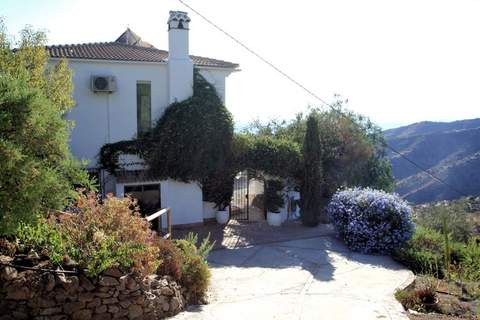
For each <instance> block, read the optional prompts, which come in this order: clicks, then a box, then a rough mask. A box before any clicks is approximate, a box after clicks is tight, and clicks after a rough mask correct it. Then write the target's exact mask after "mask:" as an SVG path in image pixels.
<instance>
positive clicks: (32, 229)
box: [17, 193, 159, 276]
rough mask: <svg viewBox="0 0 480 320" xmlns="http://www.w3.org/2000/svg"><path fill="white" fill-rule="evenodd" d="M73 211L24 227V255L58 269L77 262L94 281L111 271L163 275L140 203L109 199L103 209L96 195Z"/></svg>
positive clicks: (83, 198)
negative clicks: (30, 254)
mask: <svg viewBox="0 0 480 320" xmlns="http://www.w3.org/2000/svg"><path fill="white" fill-rule="evenodd" d="M71 211H72V212H74V213H68V214H62V215H60V216H58V218H55V217H51V218H50V219H48V220H44V221H41V222H40V223H38V224H36V225H33V226H29V225H23V226H22V227H20V228H19V229H18V232H17V237H18V241H19V249H20V250H22V251H35V252H37V253H38V254H41V255H44V256H48V257H49V258H50V260H51V261H52V262H53V263H55V264H61V263H62V261H63V260H65V259H67V260H73V261H75V262H76V263H78V265H79V267H80V268H84V269H86V270H87V273H88V274H90V275H91V276H96V275H98V274H99V273H101V272H102V271H104V270H106V269H108V268H110V267H120V268H122V269H125V270H126V271H129V272H130V271H133V272H138V273H141V274H148V273H153V272H154V271H155V270H156V269H157V267H158V265H159V260H158V256H159V247H158V246H157V245H156V243H155V241H154V235H153V233H152V231H151V230H150V225H149V223H148V222H147V221H146V220H145V219H144V218H142V217H141V216H140V213H139V212H138V210H137V208H136V202H135V201H134V200H132V199H131V198H123V199H119V198H114V197H111V196H108V197H107V199H105V200H104V202H103V203H100V202H99V201H98V199H97V197H96V195H95V194H94V193H90V194H88V195H80V196H79V198H78V199H77V202H76V204H75V205H74V206H72V207H71Z"/></svg>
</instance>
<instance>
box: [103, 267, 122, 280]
mask: <svg viewBox="0 0 480 320" xmlns="http://www.w3.org/2000/svg"><path fill="white" fill-rule="evenodd" d="M103 275H105V276H110V277H114V278H120V277H121V276H123V273H122V272H121V271H120V269H118V268H116V267H112V268H108V269H107V270H105V271H103Z"/></svg>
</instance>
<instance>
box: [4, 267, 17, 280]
mask: <svg viewBox="0 0 480 320" xmlns="http://www.w3.org/2000/svg"><path fill="white" fill-rule="evenodd" d="M17 276H18V272H17V269H15V268H13V267H5V268H3V270H2V273H1V276H0V277H1V278H2V279H4V280H6V281H10V280H13V279H15V278H16V277H17Z"/></svg>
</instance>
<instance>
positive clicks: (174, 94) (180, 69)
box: [167, 11, 193, 103]
mask: <svg viewBox="0 0 480 320" xmlns="http://www.w3.org/2000/svg"><path fill="white" fill-rule="evenodd" d="M189 23H190V18H189V17H188V14H187V13H186V12H183V11H170V18H169V19H168V63H167V65H168V88H169V89H168V91H169V101H170V103H173V102H175V101H182V100H185V99H187V98H189V97H190V96H192V94H193V63H192V60H191V59H190V55H189V54H188V25H189Z"/></svg>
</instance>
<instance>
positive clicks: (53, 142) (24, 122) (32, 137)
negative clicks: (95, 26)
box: [0, 21, 92, 234]
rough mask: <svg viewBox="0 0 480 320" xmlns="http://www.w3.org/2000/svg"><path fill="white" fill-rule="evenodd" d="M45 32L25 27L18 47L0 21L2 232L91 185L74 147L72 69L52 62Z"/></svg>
mask: <svg viewBox="0 0 480 320" xmlns="http://www.w3.org/2000/svg"><path fill="white" fill-rule="evenodd" d="M44 45H45V34H44V33H42V32H37V31H33V30H32V29H29V28H27V29H25V30H24V31H22V33H21V40H20V42H19V43H18V44H17V46H16V48H15V50H14V49H13V46H12V44H11V43H10V42H9V40H8V36H7V34H6V31H5V27H4V24H3V21H0V172H2V174H1V175H0V234H13V233H14V232H15V230H16V228H17V226H18V225H19V224H20V223H31V222H34V221H35V220H36V218H38V217H39V216H41V215H45V214H46V213H47V210H49V209H61V208H62V207H63V206H65V205H66V204H68V202H69V199H72V198H74V197H75V195H76V194H75V191H74V190H75V189H74V187H75V186H86V187H92V184H91V181H90V180H89V178H88V174H87V173H86V171H84V170H82V169H81V167H80V164H79V163H78V162H76V161H75V160H74V159H73V157H72V155H71V153H70V150H69V146H68V140H69V130H70V127H71V124H70V123H69V122H68V121H67V120H65V119H64V118H63V114H64V113H65V112H66V111H68V110H69V109H70V108H71V107H72V105H73V101H72V98H71V92H72V81H71V71H70V70H69V69H68V66H67V63H66V62H65V61H61V62H59V63H58V64H56V65H55V66H52V67H48V66H47V56H46V52H45V49H44Z"/></svg>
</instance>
